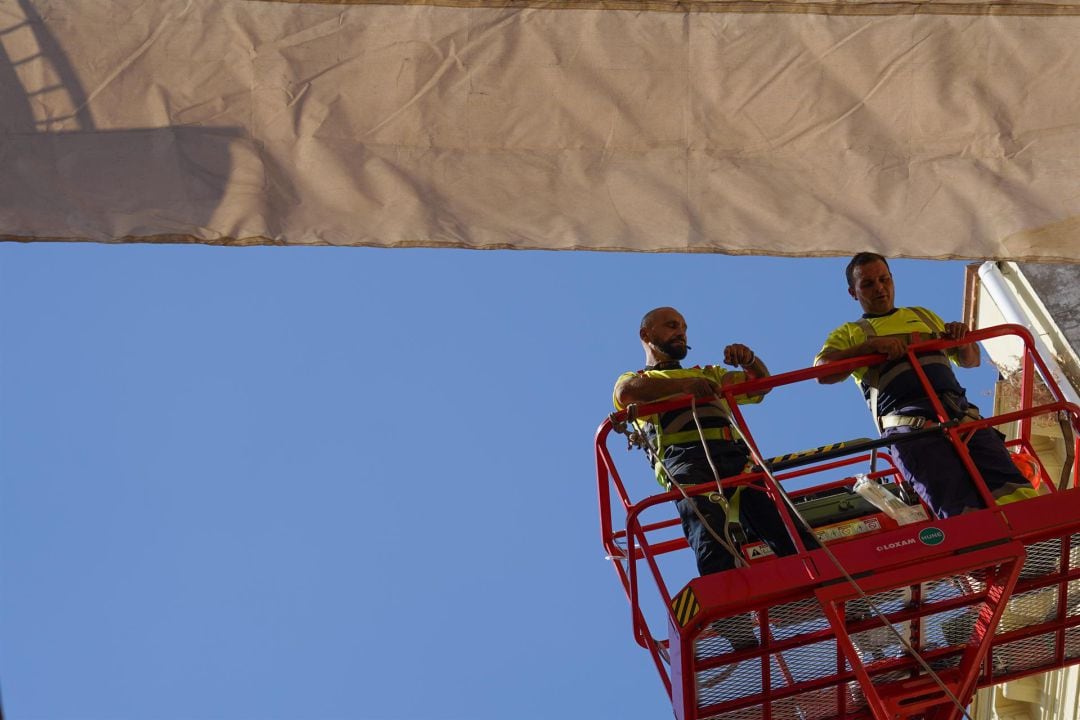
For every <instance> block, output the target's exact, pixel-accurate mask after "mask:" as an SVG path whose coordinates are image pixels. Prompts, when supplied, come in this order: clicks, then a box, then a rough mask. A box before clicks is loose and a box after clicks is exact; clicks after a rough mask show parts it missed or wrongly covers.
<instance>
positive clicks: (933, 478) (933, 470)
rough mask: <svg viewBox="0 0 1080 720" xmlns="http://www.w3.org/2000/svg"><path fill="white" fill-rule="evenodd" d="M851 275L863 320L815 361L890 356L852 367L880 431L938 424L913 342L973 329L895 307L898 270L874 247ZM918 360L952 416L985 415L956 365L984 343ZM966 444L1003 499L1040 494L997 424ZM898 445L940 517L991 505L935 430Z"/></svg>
mask: <svg viewBox="0 0 1080 720" xmlns="http://www.w3.org/2000/svg"><path fill="white" fill-rule="evenodd" d="M845 274H846V276H847V281H848V294H849V295H851V297H852V298H853V299H854V300H856V301H857V302H858V303H859V305H860V306H861V307H862V309H863V315H862V318H860V319H859V320H857V321H855V322H849V323H844V324H843V325H841V326H840V327H838V328H836V329H835V330H833V331H832V333H830V334H829V337H828V339H826V341H825V345H824V347H822V348H821V351H820V352H819V353H818V354H817V357H816V358H815V359H814V364H815V365H821V364H824V363H827V362H833V361H836V360H845V359H848V358H853V357H859V356H861V355H873V354H882V355H885V356H886V358H887V361H886V362H885V363H883V364H881V365H877V366H875V367H872V368H858V369H857V370H855V371H854V372H853V373H850V374H852V375H854V377H855V380H856V382H857V383H858V384H859V387H860V389H861V390H862V392H863V396H864V397H865V398H866V401H867V404H868V405H869V406H870V410H871V414H872V415H873V417H874V422H875V423H877V425H878V428H879V429H880V431H881V434H882V437H893V436H901V435H904V434H907V433H911V432H914V431H916V430H919V429H921V428H924V427H931V426H933V425H934V424H935V423H936V422H937V415H936V414H935V412H934V409H933V406H932V404H931V402H930V399H929V398H928V397H927V396H926V392H925V390H924V389H923V386H922V383H920V382H919V378H918V376H917V375H916V373H915V370H914V369H913V368H912V366H911V364H910V363H909V361H908V359H907V347H908V345H909V344H910V343H912V342H918V341H920V340H929V339H931V338H933V337H945V338H950V339H953V340H961V339H963V337H964V336H965V335H966V334H967V332H968V328H967V326H966V325H965V324H964V323H961V322H950V323H946V322H944V321H942V319H941V318H940V317H938V316H937V315H936V314H934V313H933V312H931V311H930V310H927V309H926V308H921V307H901V308H898V307H896V305H895V288H894V287H893V277H892V273H891V272H890V270H889V263H888V262H887V261H886V260H885V258H884V257H882V256H881V255H878V254H876V253H870V252H862V253H859V254H857V255H855V256H854V257H853V258H852V259H851V262H849V263H848V266H847V269H846V273H845ZM918 362H919V365H920V366H921V367H922V369H923V370H924V371H925V373H926V376H927V378H928V379H929V381H930V384H931V387H933V389H934V391H935V393H936V394H937V395H938V397H940V398H941V401H942V405H943V406H944V407H945V409H946V411H947V412H948V413H949V417H950V418H951V419H953V420H957V419H962V418H968V419H974V418H978V417H979V414H978V408H976V407H975V406H974V405H972V404H970V403H969V402H968V400H967V396H966V394H965V391H964V388H963V387H961V386H960V383H959V382H958V381H957V379H956V375H955V374H953V371H952V366H951V363H955V364H957V365H959V366H960V367H976V366H977V365H978V364H979V346H978V345H976V344H975V343H969V344H967V345H961V346H959V347H957V348H954V349H952V350H949V351H948V352H941V351H935V352H928V353H920V354H919V356H918ZM848 374H849V373H846V372H845V373H839V374H836V375H829V376H826V377H823V378H821V379H820V382H822V383H837V382H841V381H842V380H844V379H845V378H847V376H848ZM967 447H968V451H969V452H970V453H971V458H972V460H973V461H974V463H975V466H976V467H977V468H978V469H979V472H980V474H981V475H982V476H983V480H985V481H986V484H987V486H988V487H989V489H990V492H991V494H992V495H993V496H994V498H995V500H996V501H997V503H998V504H1002V503H1006V502H1012V501H1014V500H1021V499H1023V498H1026V497H1032V496H1034V495H1035V490H1034V488H1032V487H1031V484H1030V483H1029V482H1028V481H1027V480H1026V479H1025V478H1024V476H1023V475H1022V474H1021V473H1020V471H1019V470H1017V469H1016V466H1015V465H1014V464H1013V462H1012V459H1011V458H1010V456H1009V451H1008V450H1007V449H1006V448H1005V444H1004V443H1003V442H1002V438H1001V435H1000V434H999V433H998V432H997V431H996V430H994V429H992V428H984V429H982V430H978V431H976V432H975V433H973V434H972V436H971V438H970V440H968V443H967ZM894 448H895V456H896V459H897V465H898V467H899V468H900V471H901V474H902V475H903V476H904V478H905V479H907V480H908V481H909V482H910V483H911V484H912V486H913V487H914V488H915V491H916V492H917V493H918V494H919V496H920V497H921V498H922V499H923V501H925V502H926V504H927V506H928V507H929V508H930V510H931V511H932V512H933V513H934V514H935V515H936V516H937V517H939V518H946V517H950V516H953V515H958V514H960V513H963V512H968V511H970V510H976V509H979V508H983V507H985V503H983V501H982V498H981V496H980V495H979V492H978V490H977V489H976V488H975V485H974V483H973V482H972V480H971V478H970V476H969V474H968V472H967V470H966V468H965V467H964V465H963V463H962V462H961V460H960V457H959V456H958V454H957V453H956V451H955V450H954V448H953V447H952V445H951V444H950V443H949V442H948V440H947V439H946V438H944V437H943V436H941V435H936V434H930V435H926V436H923V437H921V438H919V439H917V440H912V441H909V442H902V443H897V444H896V445H895V446H894Z"/></svg>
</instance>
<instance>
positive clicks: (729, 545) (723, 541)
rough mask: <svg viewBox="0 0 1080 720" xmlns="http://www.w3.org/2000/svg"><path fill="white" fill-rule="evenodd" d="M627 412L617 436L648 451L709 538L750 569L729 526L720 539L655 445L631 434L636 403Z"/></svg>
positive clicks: (722, 502)
mask: <svg viewBox="0 0 1080 720" xmlns="http://www.w3.org/2000/svg"><path fill="white" fill-rule="evenodd" d="M693 402H694V401H692V404H691V410H692V411H693V416H694V422H695V424H697V426H698V433H699V435H701V437H702V442H703V444H704V447H705V455H706V457H707V458H708V461H709V467H710V468H712V471H713V477H714V478H715V479H716V485H717V487H718V488H721V486H720V478H719V473H718V472H717V470H716V466H715V465H713V461H712V456H711V455H710V454H709V448H708V444H706V443H704V433H703V431H702V429H701V423H700V422H699V421H698V417H697V409H696V405H694V404H693ZM626 410H627V422H621V423H612V427H613V429H614V430H615V432H618V433H621V434H623V435H626V437H627V445H628V447H631V446H636V447H640V448H642V449H643V450H645V456H646V457H647V458H648V459H649V462H650V463H652V465H653V467H659V468H660V470H661V472H662V473H663V476H664V478H665V479H666V480H667V482H668V483H669V484H670V485H671V486H672V487H674V488H676V489H677V490H678V491H679V493H680V494H681V495H682V496H683V499H684V500H686V501H687V505H689V506H690V509H691V510H693V512H694V515H696V516H697V519H698V521H699V522H700V523H701V524H702V526H703V527H704V528H705V530H706V531H707V532H708V533H709V535H711V536H712V538H713V540H715V541H716V542H717V543H718V544H719V545H720V547H722V548H724V549H725V550H727V552H728V553H729V554H730V555H731V556H732V558H733V559H734V560H735V564H736V566H742V567H745V566H747V565H748V563H747V562H746V560H745V559H744V558H743V557H742V553H740V552H739V551H738V550H737V549H735V546H734V542H733V541H732V540H731V536H730V534H729V531H728V529H727V524H726V523H725V525H724V537H720V535H719V534H718V533H717V532H716V530H715V529H714V528H713V526H712V525H710V524H709V521H708V520H706V519H705V516H704V515H703V514H702V513H701V510H699V509H698V506H697V503H696V502H694V500H693V498H691V497H690V495H688V494H687V492H686V489H685V488H684V487H683V485H682V483H680V482H679V481H678V480H676V479H675V478H674V476H673V475H672V474H671V472H670V471H669V470H668V467H667V465H666V464H664V459H663V458H661V457H659V456H658V455H657V452H656V449H655V448H654V447H653V444H652V441H651V440H649V438H648V437H647V436H645V435H644V434H643V433H641V432H640V431H639V430H637V429H636V428H635V430H634V431H633V432H630V431H629V429H628V423H634V422H635V421H636V419H637V405H636V404H633V403H632V404H630V405H628V406H627V407H626ZM613 414H614V413H613ZM620 426H621V427H620ZM718 495H719V498H720V501H719V504H720V506H721V507H722V508H724V513H725V515H726V514H727V510H728V504H727V500H726V499H725V498H724V493H723V489H722V488H721V491H720V492H719V493H718Z"/></svg>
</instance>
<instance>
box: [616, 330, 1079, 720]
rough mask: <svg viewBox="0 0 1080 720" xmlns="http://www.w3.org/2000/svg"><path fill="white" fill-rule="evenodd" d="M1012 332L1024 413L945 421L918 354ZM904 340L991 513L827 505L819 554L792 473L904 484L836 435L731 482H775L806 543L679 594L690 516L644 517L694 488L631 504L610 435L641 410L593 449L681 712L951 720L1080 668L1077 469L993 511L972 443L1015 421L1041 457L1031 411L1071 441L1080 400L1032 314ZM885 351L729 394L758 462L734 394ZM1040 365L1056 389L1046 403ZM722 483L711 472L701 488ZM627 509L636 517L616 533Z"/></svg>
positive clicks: (635, 588)
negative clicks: (1037, 399)
mask: <svg viewBox="0 0 1080 720" xmlns="http://www.w3.org/2000/svg"><path fill="white" fill-rule="evenodd" d="M1010 334H1011V335H1016V336H1018V337H1019V338H1020V339H1021V340H1022V341H1023V343H1024V346H1025V357H1024V358H1023V378H1022V381H1021V393H1020V395H1021V402H1020V404H1021V407H1020V409H1019V410H1017V411H1014V412H1010V413H1006V414H1003V415H999V416H997V417H988V418H985V419H982V420H978V421H976V422H973V423H965V424H963V425H958V423H957V422H949V420H948V416H947V415H946V414H945V412H944V410H943V409H942V408H941V406H940V402H939V401H937V399H936V396H934V395H933V393H932V390H931V389H930V385H929V381H928V380H927V379H926V377H925V374H923V373H922V371H921V368H919V366H918V365H917V363H915V362H914V360H915V355H916V353H918V352H923V351H928V350H937V349H948V348H950V347H954V346H956V345H959V344H964V343H968V342H973V341H981V340H986V339H988V338H992V337H999V336H1002V335H1010ZM908 352H909V357H910V359H911V360H912V361H913V365H914V366H915V367H916V368H917V372H918V373H919V375H920V377H921V379H922V382H923V384H924V386H925V387H926V389H927V390H928V394H929V395H930V397H932V398H933V399H934V402H935V404H936V406H937V411H938V413H939V418H940V419H941V420H942V421H943V422H942V424H941V425H939V426H936V427H935V428H930V429H927V430H920V431H919V432H921V433H942V434H944V435H945V436H946V437H948V438H949V439H950V440H951V441H952V442H953V444H954V447H956V450H957V452H958V453H959V454H960V457H961V459H962V460H963V461H964V463H965V464H966V465H967V467H968V469H969V472H971V474H972V477H973V479H974V481H975V484H976V486H977V487H978V488H979V490H980V493H981V494H982V496H983V498H984V500H985V501H986V504H987V506H988V509H986V510H980V511H977V512H972V513H967V514H964V515H960V516H958V517H953V518H949V519H947V520H936V519H933V518H932V516H930V514H929V513H928V512H925V513H924V516H925V517H926V518H927V519H925V520H922V521H916V522H912V523H909V524H905V525H900V524H898V523H897V522H896V521H894V520H893V519H892V518H891V517H889V516H887V515H885V514H882V513H879V512H876V511H872V512H869V513H867V514H865V515H861V516H858V517H848V518H847V519H846V520H844V521H841V522H838V523H829V522H827V520H828V519H829V518H828V517H827V516H821V511H820V508H819V511H818V514H819V518H818V521H817V522H816V523H815V524H814V526H815V530H816V532H817V533H818V536H819V538H822V539H823V541H824V542H825V548H824V549H816V550H812V551H807V550H806V549H805V547H804V546H803V545H802V543H801V542H800V540H799V537H798V534H797V533H795V532H793V530H794V528H795V524H794V523H795V522H796V521H797V519H796V518H794V517H793V516H792V514H791V512H790V510H789V507H788V506H787V505H786V504H785V503H784V502H783V500H782V498H781V490H780V488H781V487H782V484H783V483H784V482H785V481H790V480H793V479H795V478H800V479H803V480H804V481H805V479H806V478H812V477H813V476H814V475H815V474H819V473H824V472H825V471H836V470H838V469H842V471H843V472H849V471H855V470H859V469H860V466H863V465H870V472H869V473H867V474H869V476H870V477H871V478H876V479H880V480H881V481H882V482H896V481H898V479H899V473H898V471H897V469H896V467H895V464H893V463H892V461H891V458H890V457H889V456H888V455H887V454H885V453H882V454H881V455H880V460H881V461H883V463H884V465H885V468H884V469H882V470H880V471H876V470H875V469H874V467H873V464H874V456H875V455H877V453H878V451H879V450H880V449H881V448H885V447H887V443H885V442H884V441H882V440H862V441H854V442H851V443H837V444H836V445H834V446H826V447H824V448H819V449H818V450H816V451H813V452H808V453H797V454H795V455H790V456H783V457H781V458H773V459H772V460H765V461H763V463H764V465H765V468H766V469H768V472H766V470H765V469H763V468H762V466H761V464H759V465H758V466H757V468H756V469H755V471H753V472H749V473H746V474H744V475H741V476H738V477H734V478H729V479H725V480H724V481H723V483H722V484H723V485H724V487H729V486H737V485H747V484H749V483H751V482H755V481H756V482H758V483H761V482H764V485H765V487H766V492H769V494H770V496H771V497H772V498H773V500H774V501H777V502H778V507H779V508H780V512H781V515H782V517H783V518H784V521H785V524H786V525H787V526H788V530H789V532H790V534H791V536H792V538H793V542H794V543H795V544H796V547H798V548H799V551H800V552H799V553H798V554H797V555H791V556H788V557H783V558H774V557H771V556H765V557H761V556H758V557H755V556H754V554H753V553H751V552H747V553H746V554H747V555H748V560H749V565H748V566H747V567H741V568H737V569H735V570H730V571H727V572H723V573H719V574H715V575H709V576H705V577H698V578H694V579H692V580H690V582H689V583H688V584H687V585H685V587H682V588H681V589H680V590H679V591H678V592H676V593H675V594H674V595H672V594H670V592H669V591H668V588H667V585H666V583H665V580H664V577H663V575H662V573H661V570H660V566H659V564H658V558H660V557H661V556H663V555H665V554H667V553H671V552H688V550H686V547H687V546H686V541H685V540H684V539H682V538H678V537H672V535H673V532H672V528H673V527H675V526H677V525H678V522H679V521H678V519H677V518H674V519H664V520H660V521H654V522H648V523H646V522H644V521H643V520H642V514H643V513H644V512H646V511H648V510H650V509H654V508H660V510H661V511H662V510H663V509H664V508H672V502H671V501H673V500H677V499H678V498H679V497H681V495H680V494H679V493H678V492H676V491H670V492H664V493H659V494H656V495H652V496H649V497H646V498H644V499H641V500H638V501H632V500H631V498H630V495H629V494H628V492H627V490H626V487H625V486H624V484H623V482H622V479H621V477H620V475H619V473H618V471H617V469H616V467H615V463H614V461H613V460H612V456H611V453H610V452H609V450H608V446H607V445H608V439H609V436H610V434H611V432H612V431H613V429H621V428H622V427H625V422H626V419H627V413H626V412H625V411H624V412H622V413H615V414H613V415H612V417H611V418H610V419H609V420H607V421H605V422H604V423H603V424H602V425H601V427H600V429H599V431H598V432H597V437H596V458H597V468H598V488H599V497H600V508H601V530H602V535H603V542H604V547H605V550H606V551H607V553H608V556H609V558H611V560H612V564H613V566H614V567H615V570H616V572H617V574H618V576H619V578H620V580H621V582H622V585H623V588H624V590H625V591H626V594H627V597H628V599H629V601H630V605H631V618H632V625H633V631H634V637H635V639H636V640H637V642H638V643H639V644H640V645H642V646H643V647H644V648H646V649H647V650H648V651H649V653H650V655H651V657H652V659H653V662H654V664H655V665H656V667H657V670H658V671H659V673H660V677H661V680H662V681H663V683H664V686H665V687H666V689H667V690H668V692H669V694H670V696H671V701H672V707H673V709H674V713H675V716H676V717H677V718H679V720H848V719H851V720H854V719H856V718H873V719H875V720H886V719H888V720H893V719H899V718H908V719H911V720H915V719H921V720H946V719H948V720H952V719H954V718H961V717H964V716H965V714H966V713H965V711H964V708H965V707H966V706H967V705H968V704H969V703H970V701H971V697H972V695H973V694H974V692H975V690H976V689H977V688H979V687H984V686H988V685H993V684H997V683H1000V682H1002V681H1004V680H1008V679H1014V678H1017V677H1021V676H1024V675H1029V674H1033V673H1039V672H1045V671H1047V670H1052V669H1055V668H1060V667H1063V666H1065V665H1070V664H1075V663H1080V491H1078V488H1077V470H1076V468H1075V467H1073V468H1071V469H1070V473H1069V475H1068V476H1067V477H1066V476H1064V475H1063V477H1062V480H1061V482H1060V483H1059V484H1058V485H1055V484H1054V482H1052V481H1051V479H1050V478H1049V477H1048V476H1047V475H1046V472H1045V470H1040V473H1041V476H1040V478H1039V479H1040V480H1041V482H1039V485H1040V487H1043V488H1044V489H1043V492H1045V493H1047V494H1044V495H1041V496H1039V497H1035V498H1032V499H1028V500H1024V501H1022V502H1016V503H1012V504H1008V505H1001V506H995V505H994V504H993V499H992V497H991V496H990V493H989V491H988V490H987V488H986V486H985V484H984V483H983V481H982V479H981V477H980V476H979V474H978V471H977V469H976V468H975V467H974V465H973V464H972V463H971V458H970V456H969V455H968V453H967V450H966V446H964V442H963V441H964V438H965V436H966V433H967V432H969V431H970V430H972V429H978V428H982V427H992V426H995V425H1001V424H1004V423H1007V422H1013V421H1016V422H1018V427H1019V429H1020V437H1019V438H1018V439H1017V440H1013V441H1010V442H1009V443H1007V444H1008V445H1009V446H1010V447H1011V448H1012V449H1014V450H1022V451H1023V452H1025V453H1027V454H1029V455H1032V456H1036V457H1037V455H1036V453H1035V451H1034V449H1033V448H1032V447H1031V443H1030V429H1031V419H1032V418H1034V417H1037V416H1040V415H1043V416H1045V415H1052V416H1054V417H1056V418H1063V419H1066V420H1067V421H1068V425H1069V426H1070V427H1071V429H1072V438H1070V440H1071V442H1072V444H1073V447H1074V449H1075V448H1077V447H1078V445H1077V438H1078V437H1080V433H1078V432H1077V430H1080V409H1078V408H1077V407H1076V406H1075V405H1072V404H1070V403H1068V402H1066V401H1065V400H1064V399H1063V396H1062V394H1061V392H1060V389H1059V388H1058V387H1057V385H1056V384H1055V383H1054V381H1053V378H1052V376H1051V375H1050V373H1049V372H1048V371H1047V369H1046V367H1045V364H1044V363H1043V361H1042V359H1041V358H1040V357H1039V356H1038V355H1037V353H1036V351H1035V349H1034V343H1033V341H1032V338H1031V337H1030V335H1029V333H1028V332H1027V331H1026V330H1025V329H1024V328H1022V327H1019V326H1015V325H1004V326H1000V327H997V328H989V329H986V330H980V331H975V332H972V333H969V334H968V335H967V337H966V338H965V339H964V341H963V343H960V342H956V341H950V340H931V341H929V342H925V343H919V344H915V345H912V346H911V347H910V348H909V351H908ZM883 359H884V358H883V356H869V357H864V358H854V359H851V360H845V361H842V362H840V363H833V364H830V365H827V366H821V367H817V368H808V369H805V370H799V371H795V372H791V373H786V374H782V375H776V376H772V377H769V378H764V379H760V380H754V381H751V382H747V383H743V384H740V385H732V386H730V387H726V388H725V389H724V398H725V399H726V400H727V404H728V406H729V407H730V408H731V412H732V420H733V421H734V422H735V423H736V425H737V426H738V427H739V430H740V432H741V434H742V435H743V437H744V439H745V441H746V442H747V444H748V446H749V447H750V448H751V450H752V452H753V453H754V456H755V457H756V458H757V459H758V460H761V459H762V456H761V454H760V453H759V452H757V447H756V445H755V444H754V440H753V437H752V435H751V433H750V430H749V429H748V428H747V427H746V423H745V421H744V419H743V417H742V415H741V413H740V412H739V409H738V406H737V404H736V403H735V402H734V397H735V396H736V395H739V394H742V393H748V392H749V393H752V392H760V391H762V390H766V389H771V388H774V387H779V386H782V385H789V384H793V383H797V382H806V381H814V380H816V379H817V378H818V377H822V376H826V375H833V374H835V373H837V372H838V371H843V370H845V369H854V368H856V367H862V366H866V365H873V364H876V363H879V362H881V361H882V360H883ZM1036 373H1038V375H1040V376H1041V377H1042V378H1043V380H1044V383H1045V386H1046V389H1047V391H1048V392H1049V395H1050V397H1051V398H1052V401H1051V402H1049V403H1044V404H1041V405H1037V406H1036V405H1034V403H1033V397H1034V394H1035V393H1034V390H1033V388H1034V378H1035V374H1036ZM689 403H690V401H689V400H688V399H681V400H679V399H676V400H669V401H663V402H659V403H652V404H650V405H642V406H641V407H639V408H636V410H637V412H638V414H639V415H642V416H643V415H646V414H650V413H652V412H655V411H663V410H666V409H670V408H674V407H679V406H686V405H689ZM1076 454H1078V453H1075V452H1074V453H1073V455H1074V456H1075V455H1076ZM635 459H636V460H638V461H639V462H640V458H635ZM792 468H797V469H792ZM853 482H854V478H853V477H848V478H845V479H843V480H840V481H833V482H831V483H825V484H822V485H818V486H814V487H810V488H806V489H803V490H801V491H798V492H792V493H788V494H789V496H790V498H791V499H792V500H793V506H794V507H795V509H799V508H800V505H802V506H803V507H806V508H809V507H810V506H811V503H814V504H816V505H818V506H820V505H821V503H822V502H824V503H826V505H827V504H828V503H829V502H831V501H832V500H831V499H832V498H835V506H836V508H838V509H839V508H843V507H845V503H846V504H847V505H846V507H847V508H848V509H850V508H851V506H852V503H853V502H854V501H853V500H852V498H855V496H854V495H853V493H851V492H850V491H849V488H850V486H851V485H852V484H853ZM778 483H779V485H778ZM715 489H716V488H715V486H714V485H709V484H706V485H703V486H694V487H693V488H687V491H688V492H689V494H703V493H706V492H710V491H715ZM748 491H752V492H760V490H748ZM924 510H925V509H924ZM654 512H655V511H654ZM802 514H803V513H802V512H800V515H802ZM826 515H827V514H826ZM848 515H850V513H848ZM615 517H619V519H620V521H622V525H623V527H621V528H616V527H615V524H614V518H615ZM665 535H666V536H667V538H666V539H664V536H665ZM658 538H659V539H658ZM745 551H746V548H745V547H744V552H745ZM643 577H644V578H645V582H647V583H648V584H650V585H652V586H655V589H656V591H658V593H659V598H660V600H661V601H662V603H663V607H664V608H665V609H666V615H667V617H666V624H667V627H666V628H664V630H665V632H666V637H657V636H655V635H654V633H653V629H652V628H650V627H649V624H648V622H647V621H646V614H645V612H644V611H643V609H642V606H641V592H640V585H641V584H642V578H643ZM654 625H659V623H654Z"/></svg>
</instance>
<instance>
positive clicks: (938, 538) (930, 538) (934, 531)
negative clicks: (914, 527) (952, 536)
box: [919, 527, 945, 545]
mask: <svg viewBox="0 0 1080 720" xmlns="http://www.w3.org/2000/svg"><path fill="white" fill-rule="evenodd" d="M919 542H921V543H922V544H923V545H940V544H941V543H943V542H945V533H944V532H942V531H941V530H939V529H938V528H936V527H928V528H923V529H922V530H920V531H919Z"/></svg>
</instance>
